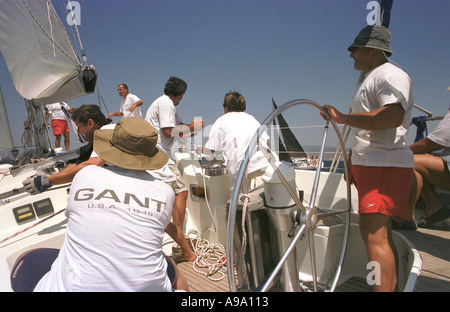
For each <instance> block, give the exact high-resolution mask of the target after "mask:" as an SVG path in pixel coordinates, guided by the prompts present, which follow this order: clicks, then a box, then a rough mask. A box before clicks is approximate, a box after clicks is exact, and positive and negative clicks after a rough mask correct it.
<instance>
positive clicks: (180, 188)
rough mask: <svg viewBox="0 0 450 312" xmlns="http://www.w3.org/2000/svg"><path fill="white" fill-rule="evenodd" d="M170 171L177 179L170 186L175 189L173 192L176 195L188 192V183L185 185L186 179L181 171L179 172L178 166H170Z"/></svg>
mask: <svg viewBox="0 0 450 312" xmlns="http://www.w3.org/2000/svg"><path fill="white" fill-rule="evenodd" d="M168 166H169V168H170V170H172V172H173V173H174V174H175V176H176V177H177V178H176V180H175V181H173V182H171V183H170V185H171V186H172V188H173V191H174V192H175V194H178V193H181V192H184V191H187V190H188V189H187V187H186V183H184V179H183V177H182V176H181V172H180V170H178V167H177V165H175V164H168Z"/></svg>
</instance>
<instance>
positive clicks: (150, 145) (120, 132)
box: [94, 117, 169, 170]
mask: <svg viewBox="0 0 450 312" xmlns="http://www.w3.org/2000/svg"><path fill="white" fill-rule="evenodd" d="M157 140H158V132H157V131H156V130H155V128H153V127H152V126H151V125H150V124H149V123H148V122H147V121H145V120H144V119H142V118H140V117H128V118H123V119H121V120H120V121H119V122H118V123H117V125H116V127H115V128H114V129H105V130H97V131H95V133H94V150H95V152H96V153H97V154H98V155H99V156H100V157H101V158H102V159H103V160H105V161H106V162H108V163H111V164H113V165H115V166H117V167H121V168H125V169H132V170H157V169H161V168H162V167H163V166H164V165H165V164H166V163H167V161H168V160H169V156H167V154H166V153H164V152H163V151H160V150H159V149H158V148H157V147H156V142H157Z"/></svg>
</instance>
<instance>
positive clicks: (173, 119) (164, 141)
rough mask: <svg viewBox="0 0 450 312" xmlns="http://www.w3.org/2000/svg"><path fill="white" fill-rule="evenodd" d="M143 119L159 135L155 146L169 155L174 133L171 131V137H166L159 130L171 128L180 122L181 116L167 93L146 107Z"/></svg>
mask: <svg viewBox="0 0 450 312" xmlns="http://www.w3.org/2000/svg"><path fill="white" fill-rule="evenodd" d="M145 120H146V121H147V122H149V123H150V124H151V125H152V126H153V127H154V128H155V129H156V130H157V131H158V134H159V135H158V142H157V144H156V146H157V147H158V148H159V149H161V150H163V151H164V152H166V154H167V155H169V157H171V148H172V145H173V143H174V139H175V136H176V134H175V133H172V137H170V138H167V137H166V136H165V135H164V134H163V133H162V132H161V129H162V128H173V127H175V126H176V125H177V124H180V123H181V118H180V117H179V116H178V114H177V110H176V109H175V105H173V101H172V100H171V99H170V98H169V97H168V96H167V95H162V96H160V97H159V98H157V99H156V100H155V101H154V102H153V103H152V104H151V105H150V107H149V108H148V110H147V114H146V115H145Z"/></svg>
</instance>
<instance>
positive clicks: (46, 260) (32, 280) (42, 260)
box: [11, 248, 175, 292]
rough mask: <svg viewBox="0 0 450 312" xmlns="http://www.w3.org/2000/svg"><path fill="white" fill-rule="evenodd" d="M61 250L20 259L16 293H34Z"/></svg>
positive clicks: (13, 278) (14, 276)
mask: <svg viewBox="0 0 450 312" xmlns="http://www.w3.org/2000/svg"><path fill="white" fill-rule="evenodd" d="M58 254H59V249H53V248H40V249H35V250H32V251H30V252H29V253H27V254H25V255H24V256H22V258H20V259H19V260H18V261H17V263H16V265H14V268H13V269H12V271H11V288H12V289H13V291H15V292H32V291H33V290H34V288H35V287H36V285H37V284H38V283H39V281H40V280H41V278H42V277H44V275H45V274H47V272H49V271H50V269H51V267H52V264H53V262H54V261H55V260H56V258H57V257H58ZM166 261H167V276H168V277H169V279H170V282H171V283H172V284H173V280H174V279H175V267H174V266H173V264H172V262H170V261H169V259H168V258H166Z"/></svg>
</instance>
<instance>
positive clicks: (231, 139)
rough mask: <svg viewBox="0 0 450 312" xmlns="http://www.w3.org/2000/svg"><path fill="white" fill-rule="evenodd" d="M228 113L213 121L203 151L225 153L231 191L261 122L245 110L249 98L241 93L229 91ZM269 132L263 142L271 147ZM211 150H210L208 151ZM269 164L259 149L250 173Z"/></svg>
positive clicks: (225, 101) (249, 170)
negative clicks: (246, 100)
mask: <svg viewBox="0 0 450 312" xmlns="http://www.w3.org/2000/svg"><path fill="white" fill-rule="evenodd" d="M223 109H224V113H225V114H224V115H222V116H221V117H219V118H218V119H217V120H216V121H215V122H214V124H213V126H212V128H211V132H210V134H209V138H208V142H206V144H205V146H204V148H203V152H205V153H208V152H209V151H211V152H214V153H216V152H222V153H223V154H224V156H225V159H226V164H227V169H228V173H229V175H230V185H231V190H233V189H234V186H235V182H236V177H237V171H238V169H239V167H240V164H241V162H242V160H243V159H244V155H245V152H246V151H247V148H248V145H249V144H250V141H251V140H252V138H253V136H254V135H255V133H256V131H258V128H259V127H260V126H261V124H260V123H259V122H258V121H257V120H256V119H255V117H253V116H252V115H250V114H248V113H246V112H245V109H246V102H245V98H244V97H243V96H242V95H241V94H239V93H238V92H229V93H227V94H226V95H225V98H224V102H223ZM268 140H269V135H268V134H267V133H266V132H264V133H263V134H262V136H261V138H260V143H261V144H262V145H263V146H267V142H268ZM208 150H209V151H208ZM268 165H269V162H268V160H267V159H266V157H265V156H264V154H263V153H262V152H261V151H256V152H255V153H254V154H253V155H252V157H251V159H250V162H249V163H248V167H247V175H251V174H252V173H255V172H258V171H260V172H261V174H262V171H263V170H264V169H265V168H266V167H267V166H268Z"/></svg>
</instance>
